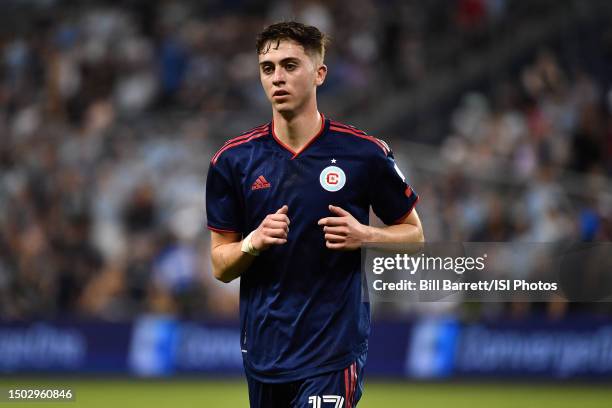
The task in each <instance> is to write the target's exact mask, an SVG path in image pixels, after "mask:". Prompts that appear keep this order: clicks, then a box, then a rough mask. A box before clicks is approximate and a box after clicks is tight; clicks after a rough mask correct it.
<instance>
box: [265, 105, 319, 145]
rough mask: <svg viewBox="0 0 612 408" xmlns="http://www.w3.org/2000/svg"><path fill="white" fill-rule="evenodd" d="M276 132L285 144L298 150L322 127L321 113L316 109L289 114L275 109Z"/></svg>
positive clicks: (273, 115)
mask: <svg viewBox="0 0 612 408" xmlns="http://www.w3.org/2000/svg"><path fill="white" fill-rule="evenodd" d="M272 118H273V119H274V134H275V135H276V137H277V138H279V139H280V141H281V142H283V144H285V145H287V147H289V148H290V149H291V150H293V151H295V152H297V151H299V150H300V149H302V148H303V147H304V146H306V144H308V142H310V140H311V139H312V138H313V137H315V136H316V135H317V134H318V133H319V130H320V129H321V121H322V120H323V119H322V117H321V114H320V113H319V111H318V110H317V109H316V107H315V108H314V109H312V110H311V111H308V112H304V113H302V114H298V115H294V116H289V115H282V114H281V113H279V112H276V111H274V112H273V114H272Z"/></svg>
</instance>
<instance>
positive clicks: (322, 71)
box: [315, 64, 327, 86]
mask: <svg viewBox="0 0 612 408" xmlns="http://www.w3.org/2000/svg"><path fill="white" fill-rule="evenodd" d="M326 76H327V65H325V64H321V65H319V67H318V68H317V76H316V78H315V84H316V85H317V86H321V85H323V82H325V77H326Z"/></svg>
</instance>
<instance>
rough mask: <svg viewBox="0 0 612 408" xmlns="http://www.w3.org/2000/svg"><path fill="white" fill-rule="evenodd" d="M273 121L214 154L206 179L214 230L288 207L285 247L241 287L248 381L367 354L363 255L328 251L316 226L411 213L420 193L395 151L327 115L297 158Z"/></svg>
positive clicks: (241, 225)
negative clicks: (329, 220)
mask: <svg viewBox="0 0 612 408" xmlns="http://www.w3.org/2000/svg"><path fill="white" fill-rule="evenodd" d="M273 129H274V126H273V124H272V123H268V124H266V125H262V126H260V127H257V128H255V129H253V130H251V131H249V132H247V133H245V134H243V135H242V136H239V137H237V138H234V139H231V140H229V141H228V142H226V143H225V145H224V146H223V147H222V148H221V149H220V150H219V151H218V152H217V153H216V154H215V155H214V156H213V158H212V161H211V165H210V167H209V171H208V179H207V182H206V194H207V197H206V210H207V218H208V228H209V229H211V230H213V231H217V232H238V233H241V234H243V235H246V234H248V233H249V232H251V231H253V230H254V229H256V228H257V227H258V226H259V224H260V223H261V222H262V221H263V219H264V218H265V217H266V216H267V215H268V214H271V213H274V212H276V210H278V209H279V208H280V207H282V206H283V205H285V204H286V205H288V206H289V212H288V217H289V219H290V221H291V225H290V229H289V235H288V239H287V243H286V244H284V245H273V246H271V247H270V248H269V249H268V250H266V251H263V252H262V253H261V254H260V256H259V257H257V258H256V259H255V261H254V262H253V264H252V265H251V267H250V268H249V269H248V270H246V271H245V272H244V273H243V274H242V276H241V281H240V324H241V328H242V333H241V348H242V352H243V358H244V363H245V368H246V370H247V372H248V374H249V375H251V376H252V377H253V378H256V379H258V380H259V381H263V382H287V381H294V380H299V379H303V378H306V377H310V376H313V375H317V374H321V373H324V372H328V371H333V370H339V369H343V368H345V367H347V366H349V365H350V364H351V363H352V362H353V361H355V360H356V359H357V358H358V357H359V356H360V355H362V353H363V352H364V351H365V350H366V349H367V338H368V334H369V330H370V310H369V304H368V303H364V302H363V301H362V295H361V275H360V251H335V250H330V249H327V248H326V246H325V238H324V233H323V228H322V227H321V226H319V225H317V221H318V220H319V219H321V218H323V217H329V216H334V214H331V213H330V211H329V208H328V206H329V205H330V204H333V205H336V206H340V207H342V208H344V209H345V210H347V211H348V212H350V213H351V214H352V215H353V216H354V217H355V218H356V219H357V220H358V221H359V222H360V223H362V224H368V215H369V208H370V206H372V208H373V210H374V212H375V213H376V215H377V216H378V217H379V218H380V219H381V220H382V221H383V222H385V223H386V224H394V223H397V222H399V221H401V220H402V219H404V217H405V216H406V215H407V214H408V213H409V212H410V211H412V209H413V207H414V205H415V204H416V201H417V195H416V194H415V193H414V191H413V190H412V189H411V188H410V187H409V186H408V185H407V184H406V182H405V180H404V177H403V176H402V175H401V172H400V171H399V169H398V168H397V166H396V164H395V162H394V160H393V156H392V153H391V152H390V151H389V149H388V147H387V145H386V144H385V143H384V142H382V141H380V140H379V139H376V138H374V137H371V136H368V135H366V134H365V133H364V132H362V131H360V130H357V129H355V128H354V127H351V126H346V125H343V124H341V123H338V122H334V121H330V120H328V119H324V120H323V123H322V126H321V130H320V132H319V133H318V134H317V135H316V137H314V138H313V139H312V140H311V141H310V142H309V143H308V144H307V145H306V146H305V147H304V148H302V149H301V150H300V151H299V152H294V151H292V150H291V149H290V148H288V147H286V146H285V145H283V143H282V142H281V141H280V140H279V139H278V137H276V135H275V134H274V131H273Z"/></svg>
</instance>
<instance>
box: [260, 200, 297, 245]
mask: <svg viewBox="0 0 612 408" xmlns="http://www.w3.org/2000/svg"><path fill="white" fill-rule="evenodd" d="M288 211H289V207H287V206H286V205H283V206H282V207H281V208H279V209H278V210H276V212H275V213H274V214H268V215H267V216H266V218H264V220H263V221H262V222H261V224H259V227H257V229H256V230H255V233H253V236H252V237H251V244H252V245H253V248H255V249H256V250H258V251H263V250H266V249H268V248H270V246H272V245H282V244H285V243H286V242H287V234H288V233H289V223H290V221H289V217H288V216H287V212H288Z"/></svg>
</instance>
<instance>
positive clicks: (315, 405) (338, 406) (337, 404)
mask: <svg viewBox="0 0 612 408" xmlns="http://www.w3.org/2000/svg"><path fill="white" fill-rule="evenodd" d="M322 402H323V403H326V402H331V403H333V404H334V408H342V404H344V397H341V396H340V395H324V396H323V398H321V397H319V396H318V395H312V396H310V397H308V404H309V405H310V404H312V408H322V407H321V403H322Z"/></svg>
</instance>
